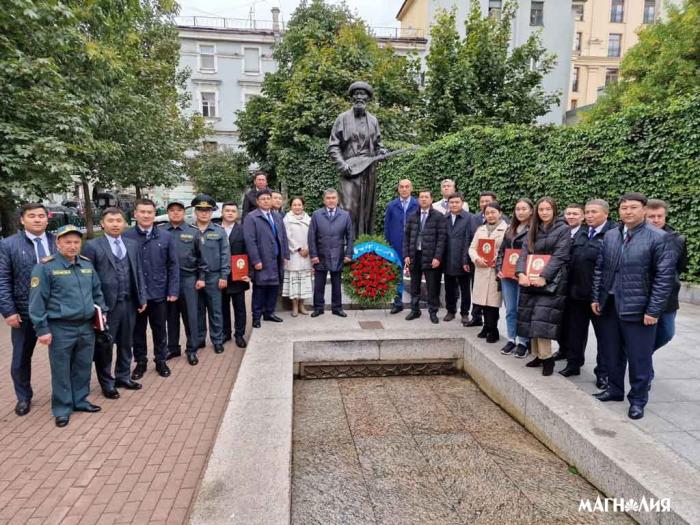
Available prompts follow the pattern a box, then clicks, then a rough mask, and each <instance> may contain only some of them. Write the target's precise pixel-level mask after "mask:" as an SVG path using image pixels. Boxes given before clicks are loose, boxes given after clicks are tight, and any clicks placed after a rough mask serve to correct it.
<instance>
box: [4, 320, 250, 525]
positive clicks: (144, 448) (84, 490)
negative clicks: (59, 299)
mask: <svg viewBox="0 0 700 525" xmlns="http://www.w3.org/2000/svg"><path fill="white" fill-rule="evenodd" d="M183 337H184V334H183ZM9 340H10V330H9V328H8V327H7V326H6V325H5V323H4V322H3V323H1V324H0V465H1V466H0V524H2V525H4V524H13V525H14V524H28V525H29V524H39V523H55V524H59V523H60V524H63V525H69V524H70V525H77V524H80V525H83V524H91V523H100V524H101V525H102V524H105V525H106V524H111V523H139V524H143V523H152V524H166V523H167V524H168V525H171V524H179V523H185V521H186V518H187V515H188V512H189V508H190V504H191V502H192V499H193V496H194V494H195V490H196V488H197V486H198V483H199V480H200V478H201V476H202V473H203V470H204V468H205V466H206V462H207V457H208V454H209V452H210V450H211V446H212V444H213V442H214V439H215V438H216V432H217V429H218V427H219V422H220V420H221V417H222V414H223V411H224V408H225V407H226V402H227V401H228V397H229V394H230V391H231V388H232V385H233V381H234V379H235V377H236V373H237V371H238V367H239V364H240V361H241V357H242V351H241V350H240V349H237V348H236V347H235V346H234V345H232V344H230V343H229V344H227V345H226V351H225V352H224V353H223V354H221V355H216V354H214V352H213V350H212V349H211V348H210V347H209V348H205V349H203V350H200V352H199V355H200V361H199V365H198V366H196V367H191V366H189V365H188V364H187V361H186V360H185V358H184V357H180V358H177V359H175V360H172V361H170V362H169V364H170V367H171V369H172V372H173V373H172V375H171V376H170V377H169V378H161V377H159V376H158V375H157V374H156V372H155V370H154V368H153V366H152V364H149V369H148V372H147V373H146V375H145V376H144V378H143V381H142V382H143V389H142V390H139V391H136V392H132V391H128V390H121V391H120V393H121V396H122V397H121V399H118V400H110V399H105V398H104V397H103V396H102V394H101V392H100V390H99V386H98V385H96V381H95V378H94V373H93V388H92V395H91V397H90V399H91V400H92V401H93V402H94V403H96V404H98V405H101V406H102V412H100V413H98V414H85V413H77V414H74V415H73V416H72V417H71V420H70V424H69V425H68V426H67V427H66V428H63V429H60V428H57V427H56V426H55V425H54V420H53V417H52V416H51V385H50V376H49V364H48V357H47V356H48V354H47V349H46V347H45V346H41V345H37V348H36V351H35V354H34V360H33V370H32V372H33V378H32V386H33V388H34V400H33V403H32V411H31V412H30V413H29V414H28V415H27V416H24V417H21V418H20V417H17V416H16V415H15V413H14V405H15V401H16V400H15V395H14V390H13V388H12V382H11V379H10V359H11V355H12V351H11V347H10V342H9ZM149 353H150V350H149Z"/></svg>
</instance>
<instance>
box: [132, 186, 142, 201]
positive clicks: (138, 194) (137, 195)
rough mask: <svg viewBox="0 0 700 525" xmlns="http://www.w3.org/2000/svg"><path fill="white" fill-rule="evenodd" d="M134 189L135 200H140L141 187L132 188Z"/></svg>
mask: <svg viewBox="0 0 700 525" xmlns="http://www.w3.org/2000/svg"><path fill="white" fill-rule="evenodd" d="M134 189H135V190H136V192H135V193H136V198H137V199H140V198H141V187H140V186H134Z"/></svg>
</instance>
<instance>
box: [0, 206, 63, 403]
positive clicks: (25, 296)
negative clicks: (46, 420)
mask: <svg viewBox="0 0 700 525" xmlns="http://www.w3.org/2000/svg"><path fill="white" fill-rule="evenodd" d="M19 220H20V222H21V223H22V226H23V227H24V229H23V230H20V231H19V232H17V233H15V234H14V235H12V236H10V237H8V238H7V239H5V240H4V241H2V242H0V314H2V316H3V317H4V318H5V323H7V325H8V326H9V327H10V328H11V329H12V330H11V339H12V365H11V375H12V382H13V383H14V385H15V395H16V396H17V405H16V406H15V414H17V415H18V416H24V415H26V414H28V413H29V410H30V409H31V404H32V396H33V394H34V392H33V391H32V385H31V378H32V355H33V354H34V347H35V346H36V340H37V336H36V332H35V331H34V326H33V325H32V323H31V321H30V320H29V306H28V301H29V283H30V280H31V274H32V269H33V268H34V266H35V265H36V264H37V263H38V262H40V261H41V260H42V259H45V258H47V257H48V256H50V255H53V254H54V253H56V242H55V238H54V236H53V235H51V234H50V233H47V232H46V227H47V226H48V224H49V215H48V213H47V211H46V208H45V207H44V205H43V204H39V203H35V202H34V203H28V204H25V205H24V206H22V208H21V209H20V218H19Z"/></svg>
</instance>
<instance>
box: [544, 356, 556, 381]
mask: <svg viewBox="0 0 700 525" xmlns="http://www.w3.org/2000/svg"><path fill="white" fill-rule="evenodd" d="M553 373H554V358H553V357H549V358H547V359H542V375H543V376H551V375H552V374H553Z"/></svg>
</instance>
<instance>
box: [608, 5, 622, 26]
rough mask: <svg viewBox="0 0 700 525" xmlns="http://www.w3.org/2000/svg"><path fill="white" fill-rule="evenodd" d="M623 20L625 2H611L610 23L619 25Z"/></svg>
mask: <svg viewBox="0 0 700 525" xmlns="http://www.w3.org/2000/svg"><path fill="white" fill-rule="evenodd" d="M624 18H625V0H612V4H611V5H610V21H611V22H614V23H617V24H620V23H622V21H623V20H624Z"/></svg>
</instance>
